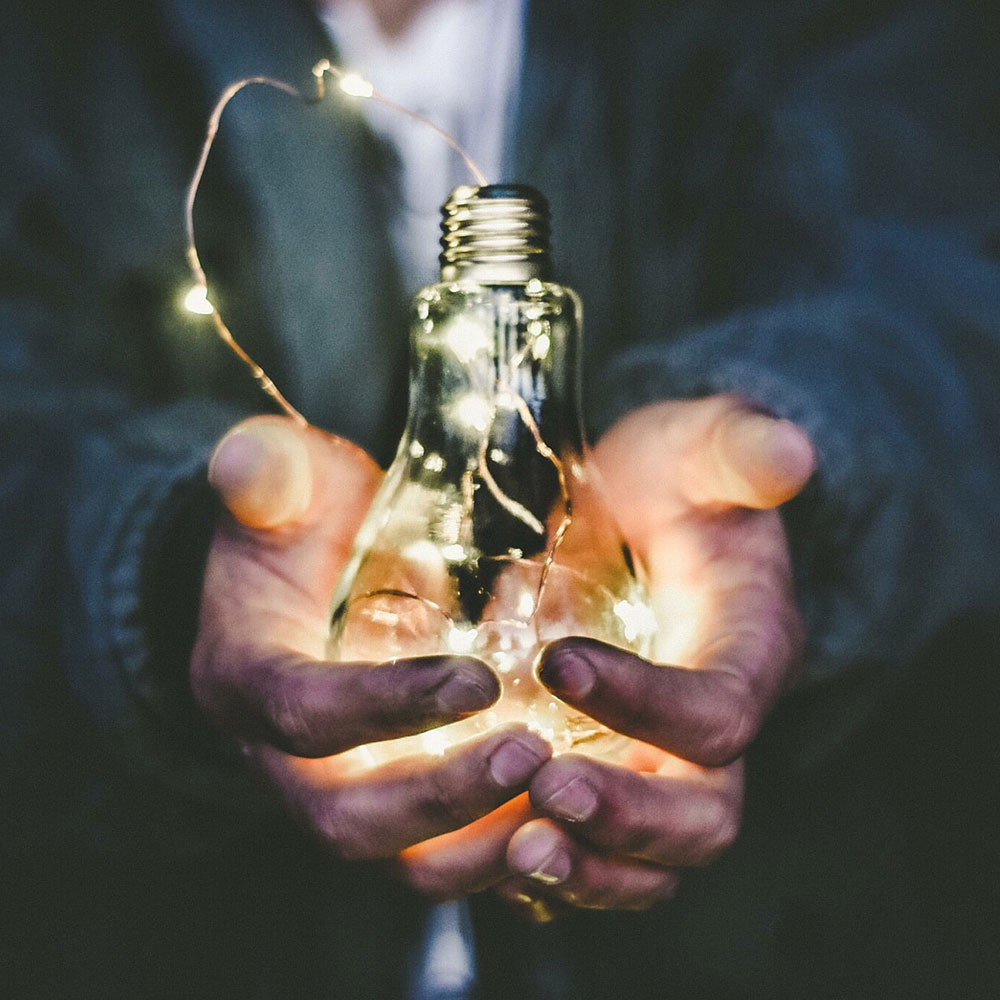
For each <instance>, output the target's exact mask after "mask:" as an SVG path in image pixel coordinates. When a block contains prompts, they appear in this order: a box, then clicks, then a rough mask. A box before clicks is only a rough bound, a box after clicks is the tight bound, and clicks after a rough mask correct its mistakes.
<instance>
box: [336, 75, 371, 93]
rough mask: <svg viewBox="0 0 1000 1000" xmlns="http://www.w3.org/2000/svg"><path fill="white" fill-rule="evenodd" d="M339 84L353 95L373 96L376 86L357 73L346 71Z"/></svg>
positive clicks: (345, 91) (343, 89) (344, 90)
mask: <svg viewBox="0 0 1000 1000" xmlns="http://www.w3.org/2000/svg"><path fill="white" fill-rule="evenodd" d="M337 86H338V87H340V89H341V90H342V91H343V92H344V93H345V94H350V95H351V97H371V96H372V94H374V93H375V88H374V87H373V86H372V85H371V84H370V83H369V82H368V81H367V80H365V79H364V78H363V77H360V76H358V74H357V73H345V74H344V75H343V76H342V77H341V78H340V80H339V82H338V84H337Z"/></svg>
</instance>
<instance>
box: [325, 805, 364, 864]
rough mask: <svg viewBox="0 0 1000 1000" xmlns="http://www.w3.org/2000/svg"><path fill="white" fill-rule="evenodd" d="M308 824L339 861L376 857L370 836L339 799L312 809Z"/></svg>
mask: <svg viewBox="0 0 1000 1000" xmlns="http://www.w3.org/2000/svg"><path fill="white" fill-rule="evenodd" d="M310 826H311V827H312V829H313V832H314V833H315V834H316V835H317V836H318V837H319V838H320V840H321V841H322V842H323V844H325V845H326V847H327V848H328V849H329V850H330V851H332V852H333V854H334V855H335V856H336V857H337V858H339V859H340V860H341V861H372V860H374V859H375V858H377V857H378V853H377V852H376V851H375V850H374V849H373V842H372V840H371V838H370V837H368V836H366V834H365V832H364V831H363V830H362V828H361V824H360V823H358V822H357V820H356V819H355V818H354V817H353V816H351V815H350V814H349V813H348V811H347V810H346V809H345V807H344V806H343V804H342V803H340V802H339V801H334V802H333V803H330V804H326V805H325V806H324V807H322V808H319V809H316V810H314V811H313V812H312V814H311V816H310Z"/></svg>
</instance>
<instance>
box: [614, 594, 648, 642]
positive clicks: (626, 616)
mask: <svg viewBox="0 0 1000 1000" xmlns="http://www.w3.org/2000/svg"><path fill="white" fill-rule="evenodd" d="M614 612H615V614H616V615H617V616H618V619H619V621H620V622H621V623H622V626H623V627H624V629H625V638H626V639H627V640H628V641H629V642H635V640H636V639H638V638H639V636H646V637H648V636H651V635H652V634H653V633H654V632H655V631H656V617H655V616H654V614H653V611H652V609H651V608H650V607H649V606H648V605H645V604H633V603H632V602H631V601H619V602H618V603H617V604H616V605H615V607H614Z"/></svg>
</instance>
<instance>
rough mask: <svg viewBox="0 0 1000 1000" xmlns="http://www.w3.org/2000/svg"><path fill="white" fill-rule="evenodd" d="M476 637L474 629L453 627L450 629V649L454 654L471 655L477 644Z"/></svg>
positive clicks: (448, 640)
mask: <svg viewBox="0 0 1000 1000" xmlns="http://www.w3.org/2000/svg"><path fill="white" fill-rule="evenodd" d="M476 635H477V633H476V630H475V629H474V628H470V627H465V628H462V626H460V625H453V626H452V627H451V628H450V629H448V639H447V642H448V648H449V649H450V650H451V651H452V652H453V653H470V652H472V647H473V646H474V645H475V644H476Z"/></svg>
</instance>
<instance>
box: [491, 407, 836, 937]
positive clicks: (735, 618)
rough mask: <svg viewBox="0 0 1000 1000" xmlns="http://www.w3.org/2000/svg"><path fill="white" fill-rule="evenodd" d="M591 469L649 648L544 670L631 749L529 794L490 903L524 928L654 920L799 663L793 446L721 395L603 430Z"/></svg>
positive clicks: (581, 646) (728, 801)
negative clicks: (638, 912)
mask: <svg viewBox="0 0 1000 1000" xmlns="http://www.w3.org/2000/svg"><path fill="white" fill-rule="evenodd" d="M594 460H595V462H596V464H597V467H598V469H599V470H600V471H601V472H602V474H603V479H604V481H605V488H606V490H607V492H608V493H609V499H610V501H611V503H612V506H613V509H614V510H615V511H616V512H617V513H618V516H619V520H620V522H621V527H622V530H623V533H624V535H625V538H626V540H627V542H628V543H629V545H630V546H631V548H632V551H633V553H634V554H635V556H636V558H637V561H638V563H639V564H640V565H641V566H642V567H643V569H644V572H645V575H646V578H647V584H648V587H649V592H650V597H651V600H652V603H653V606H654V609H655V611H656V613H657V618H658V622H659V626H660V633H659V637H658V644H657V648H656V651H655V661H656V662H653V661H651V660H646V659H643V658H642V657H639V656H636V655H634V654H632V653H628V652H625V651H623V650H620V649H617V648H614V647H611V646H607V645H604V644H601V643H598V642H595V641H593V640H586V639H572V638H571V639H566V640H562V641H559V642H556V643H553V644H551V645H550V646H549V647H548V648H547V650H546V651H545V653H544V656H543V660H542V663H541V667H540V673H539V676H540V678H541V680H542V682H543V683H544V684H545V685H546V686H547V687H549V689H550V690H552V691H553V692H554V693H555V694H557V695H558V696H559V697H560V698H562V699H564V700H565V701H567V702H569V703H570V704H572V705H574V706H576V707H578V708H580V709H582V710H583V711H585V712H586V713H587V714H588V715H591V716H593V717H594V718H596V719H599V720H600V721H601V722H604V723H605V724H606V725H608V726H610V727H611V728H613V729H616V730H618V731H619V732H622V733H625V734H627V735H628V736H631V737H633V738H634V739H635V740H636V741H638V742H636V743H635V744H634V745H633V748H632V750H631V751H630V755H629V757H628V758H627V759H626V760H625V761H623V762H620V763H615V764H612V763H608V762H604V761H599V760H593V759H589V758H586V757H583V756H580V755H575V754H567V755H565V756H562V757H558V758H555V759H553V760H552V761H550V762H549V763H547V764H545V765H544V766H543V767H542V768H541V769H540V770H539V771H538V773H537V774H536V775H535V776H534V778H533V779H532V781H531V787H530V798H531V804H532V806H533V807H534V809H535V810H536V811H537V813H538V814H540V818H537V819H531V820H529V821H528V822H527V823H525V824H524V825H523V826H522V827H520V828H519V829H518V830H517V831H516V833H515V834H514V835H513V837H512V839H511V841H510V844H509V847H508V863H509V865H510V868H511V870H512V871H513V872H514V873H515V875H514V877H512V878H510V879H509V880H507V881H506V882H505V883H503V884H502V886H501V887H500V888H499V891H500V892H501V893H502V894H503V895H505V896H507V897H508V898H510V899H511V900H514V901H516V902H518V903H521V904H523V905H525V906H527V907H528V908H529V912H530V913H531V914H532V915H534V916H535V917H536V918H544V917H546V916H549V915H551V914H552V913H553V912H557V911H558V909H559V908H560V907H564V906H566V905H571V906H580V907H597V908H616V909H619V908H620V909H635V908H645V907H648V906H650V905H652V904H653V903H655V902H657V901H659V900H662V899H665V898H667V897H669V896H670V895H671V894H672V893H673V891H674V889H675V887H676V884H677V878H678V870H679V869H683V868H685V867H688V866H695V865H704V864H707V863H709V862H710V861H712V860H713V859H714V858H716V857H717V856H718V855H719V854H720V853H721V852H722V851H724V850H725V849H726V848H727V847H728V846H729V845H730V844H731V843H732V842H733V840H734V838H735V837H736V836H737V834H738V832H739V828H740V817H741V808H742V799H743V765H742V754H743V752H744V751H745V750H746V748H747V747H748V745H749V744H750V743H751V741H752V740H753V739H754V737H755V736H756V734H757V732H758V731H759V729H760V726H761V725H762V723H763V721H764V720H765V718H766V717H767V714H768V712H769V711H770V709H771V708H772V707H773V706H774V704H775V702H776V701H777V699H778V698H779V697H780V696H781V694H782V692H783V691H784V690H786V688H787V687H788V686H789V685H790V684H791V683H793V681H794V677H795V672H796V668H797V665H798V661H799V657H800V653H801V647H802V638H803V635H802V625H801V622H800V618H799V614H798V611H797V608H796V604H795V598H794V593H793V585H792V569H791V560H790V557H789V551H788V544H787V540H786V537H785V532H784V528H783V525H782V521H781V518H780V516H779V514H778V512H777V510H776V508H777V507H778V506H779V505H780V504H782V503H783V502H785V501H786V500H788V499H790V498H792V497H793V496H795V495H796V494H797V493H798V492H799V491H800V490H801V489H802V487H803V486H804V485H805V483H806V482H807V480H808V479H809V477H810V476H811V474H812V472H813V469H814V467H815V461H816V460H815V453H814V450H813V447H812V445H811V443H810V442H809V439H808V438H807V437H806V435H805V434H804V433H803V432H802V431H801V430H799V429H798V428H796V427H795V426H794V425H792V424H790V423H789V422H787V421H783V420H777V419H775V418H773V417H770V416H768V415H766V414H763V413H761V412H759V411H757V410H755V409H754V408H752V407H751V406H749V405H747V404H746V403H744V402H742V401H741V400H739V399H737V398H734V397H731V396H716V397H711V398H707V399H702V400H697V401H684V402H668V403H660V404H655V405H652V406H648V407H645V408H643V409H640V410H637V411H635V412H633V413H632V414H630V415H629V416H627V417H625V418H624V419H623V420H622V421H621V422H620V423H619V424H617V425H616V426H615V427H614V428H612V430H611V431H610V432H609V433H608V434H607V435H606V436H605V437H604V438H603V439H602V441H601V442H600V443H599V444H598V446H597V447H596V449H595V454H594Z"/></svg>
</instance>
